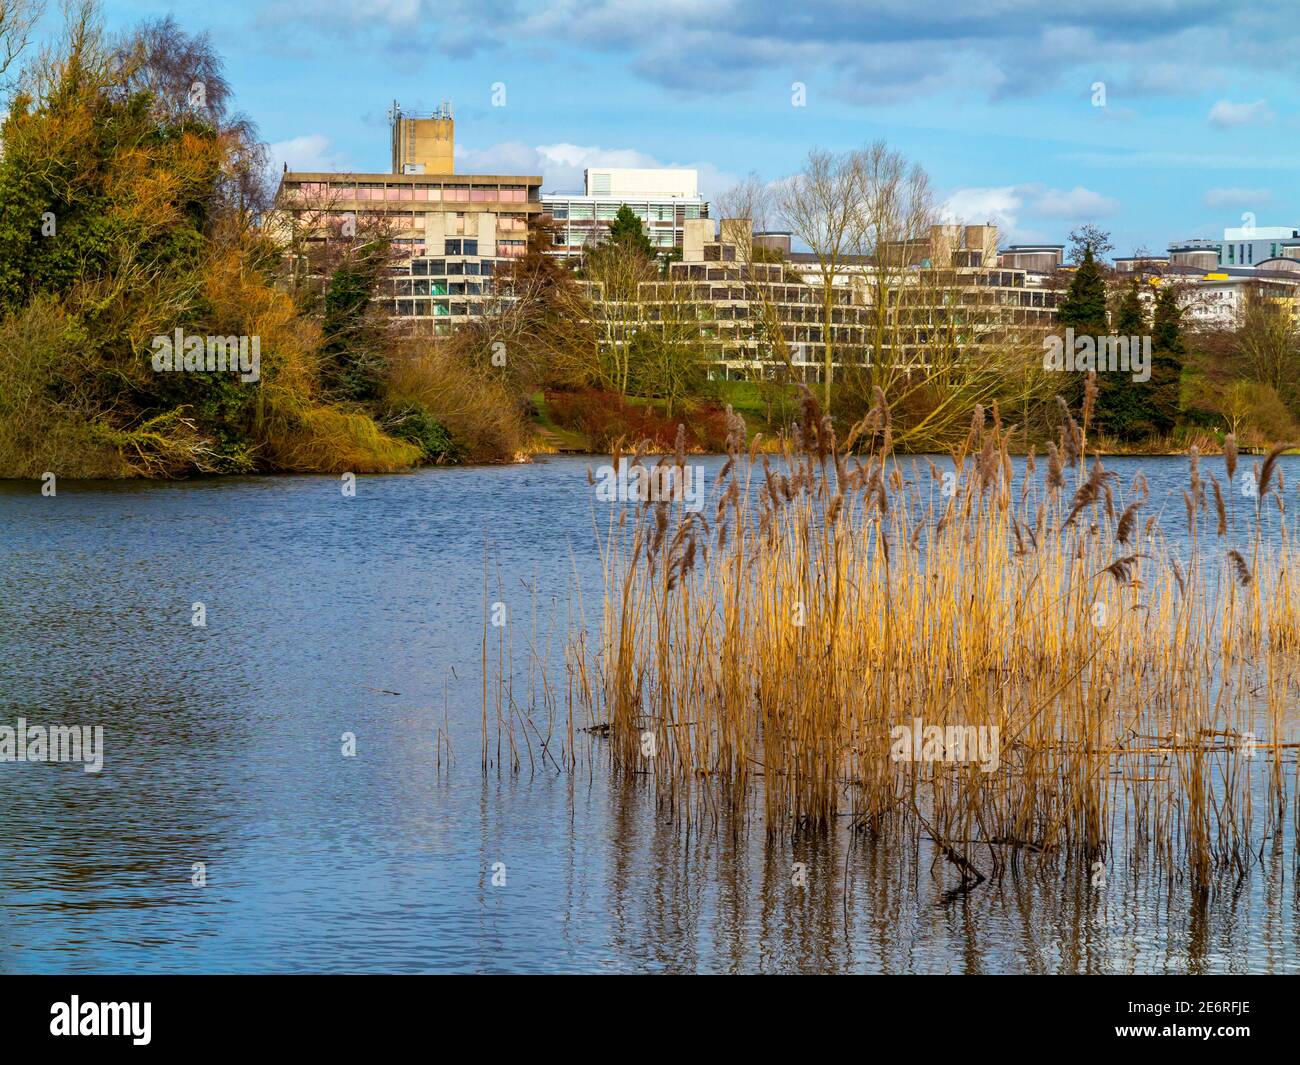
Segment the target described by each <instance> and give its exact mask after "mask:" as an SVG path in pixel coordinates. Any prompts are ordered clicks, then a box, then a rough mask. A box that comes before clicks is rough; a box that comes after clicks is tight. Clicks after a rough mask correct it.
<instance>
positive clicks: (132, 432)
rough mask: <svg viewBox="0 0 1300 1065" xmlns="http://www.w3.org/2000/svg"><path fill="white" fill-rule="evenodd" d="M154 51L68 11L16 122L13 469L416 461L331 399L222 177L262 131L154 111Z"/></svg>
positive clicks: (11, 283) (2, 281)
mask: <svg viewBox="0 0 1300 1065" xmlns="http://www.w3.org/2000/svg"><path fill="white" fill-rule="evenodd" d="M167 37H168V39H169V40H172V41H173V42H174V44H175V46H176V47H177V49H178V54H194V53H196V52H202V51H203V50H204V49H205V48H206V45H205V44H204V42H203V41H202V40H201V39H200V38H189V37H185V36H184V35H183V34H181V33H180V31H179V30H176V29H175V27H174V26H173V27H170V28H169V29H168V30H167ZM155 54H157V49H152V48H150V47H147V46H146V42H145V40H144V39H143V38H141V39H128V41H127V43H126V44H125V45H124V46H122V47H115V46H111V45H110V44H109V43H108V41H107V39H106V36H105V33H104V30H103V27H102V25H101V24H100V22H99V20H98V18H97V17H96V13H95V9H94V5H93V4H90V3H85V4H81V5H77V6H70V7H69V9H68V23H67V27H66V29H65V31H64V34H63V36H62V39H61V40H60V41H58V42H57V43H54V44H52V45H51V46H50V47H49V49H48V50H47V51H46V52H45V53H44V54H42V55H41V57H40V59H39V60H38V61H37V62H35V63H33V64H30V65H29V66H28V67H27V69H25V70H24V71H23V73H22V78H21V82H20V83H21V84H22V85H23V91H22V92H20V93H18V94H17V95H16V96H14V97H13V99H12V100H11V101H10V106H9V111H8V113H7V114H6V115H5V117H4V120H3V128H2V129H0V136H2V138H3V144H4V152H3V154H2V155H0V204H3V209H2V210H0V474H3V475H7V476H32V475H34V474H39V473H40V472H41V471H43V470H57V471H58V472H59V473H60V474H61V475H66V476H74V477H75V476H88V477H97V476H98V477H103V476H108V477H119V476H132V475H134V476H140V475H144V476H180V475H184V474H187V473H192V472H196V471H199V472H216V473H229V472H244V471H247V470H250V469H253V468H255V467H263V468H274V469H293V470H317V471H333V470H340V469H342V470H354V471H360V470H379V469H395V468H398V467H401V466H407V465H410V464H411V463H412V462H413V461H415V459H416V458H417V457H418V455H419V451H418V449H417V448H415V447H414V446H412V445H410V444H406V443H404V442H402V441H398V440H394V439H392V438H391V437H388V436H386V435H385V434H383V433H381V432H379V431H377V428H376V425H375V423H374V421H373V419H372V418H370V417H369V416H368V415H367V414H365V413H361V412H356V411H351V410H344V409H341V408H339V407H335V406H332V405H330V404H328V403H324V402H321V399H320V396H319V372H318V366H317V356H318V351H317V343H318V333H317V330H316V327H315V324H314V323H312V322H310V321H308V320H306V319H304V318H302V317H300V316H299V314H298V311H297V308H296V307H295V306H294V304H293V301H292V300H291V298H290V297H289V296H288V295H287V294H286V293H284V292H283V291H281V290H280V289H279V288H278V287H277V286H276V285H275V284H274V283H273V273H272V265H273V263H274V261H275V259H276V255H275V254H274V252H275V251H276V249H274V247H273V245H272V244H271V242H270V241H269V240H268V239H267V238H266V236H264V235H262V234H260V233H257V232H254V231H251V230H250V229H249V228H248V227H247V226H246V225H245V223H244V220H243V218H242V215H243V213H244V208H243V206H241V204H240V203H239V202H237V201H236V200H233V199H232V198H230V197H229V196H228V195H227V191H226V188H225V185H224V180H225V175H226V174H227V173H229V172H230V169H231V167H232V166H234V165H236V163H235V157H236V155H237V154H238V153H239V151H240V147H241V146H240V143H239V142H240V137H241V136H244V135H246V134H247V131H244V132H243V133H240V132H239V131H234V130H232V129H231V128H230V127H229V126H228V125H226V124H223V123H221V122H220V121H218V122H215V123H214V121H213V120H212V118H211V116H208V117H195V116H192V115H185V114H175V113H173V112H172V111H171V110H169V109H167V108H159V107H157V106H156V102H157V97H156V95H155V94H154V92H153V91H152V90H150V89H148V88H145V87H142V86H143V85H144V84H145V83H147V81H148V78H147V72H146V70H145V68H146V66H147V65H148V63H149V62H150V59H149V57H150V56H151V55H155ZM123 55H126V56H128V57H130V59H129V61H123V59H122V56H123ZM215 72H216V73H217V74H219V68H216V69H215ZM178 335H179V337H180V345H179V346H177V344H176V338H177V337H178ZM195 341H197V345H196V344H195ZM182 349H183V350H182ZM177 355H179V356H180V359H179V360H178V359H177V358H175V356H177ZM241 356H242V358H240V357H241ZM232 357H234V358H236V359H240V363H241V365H239V367H238V368H236V369H232V367H231V365H230V359H231V358H232ZM254 359H256V362H254ZM209 360H211V361H210V362H209ZM245 362H246V363H248V364H249V365H247V366H244V365H243V363H245ZM178 370H179V371H180V372H173V371H178Z"/></svg>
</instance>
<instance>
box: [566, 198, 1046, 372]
mask: <svg viewBox="0 0 1300 1065" xmlns="http://www.w3.org/2000/svg"><path fill="white" fill-rule="evenodd" d="M997 237H998V234H997V228H996V227H995V226H951V225H944V226H933V227H931V230H930V233H929V235H928V237H925V238H921V239H919V240H914V241H907V242H898V243H896V244H894V245H891V246H889V247H887V248H883V249H882V250H881V253H880V254H879V255H878V256H848V257H842V258H841V259H840V260H839V261H837V262H836V263H834V264H825V263H822V262H819V261H818V259H817V257H816V256H814V255H812V254H811V253H798V252H794V253H792V252H790V250H789V237H788V235H785V234H757V235H755V234H753V233H752V232H751V227H750V224H749V222H748V221H747V220H742V219H723V220H722V222H721V228H720V232H719V233H718V234H717V235H716V236H715V235H714V232H713V222H712V221H710V220H708V219H701V220H699V221H698V222H688V223H687V224H686V233H685V240H684V245H683V249H682V259H681V261H680V262H673V263H670V264H669V265H668V266H667V269H666V272H665V273H664V275H663V276H661V277H656V278H654V279H651V280H645V281H640V282H639V283H638V284H637V285H636V293H635V296H632V295H630V294H626V295H625V296H624V297H623V298H618V297H616V296H615V295H614V294H613V293H612V292H611V291H609V289H610V287H611V286H609V285H607V284H604V283H602V282H600V281H597V280H591V279H588V280H586V281H585V282H584V284H585V285H586V287H587V294H588V298H589V299H590V300H592V301H596V302H597V303H598V304H599V305H600V307H601V313H600V317H601V318H602V324H603V333H604V336H603V337H602V340H603V342H605V343H607V344H621V343H631V342H632V341H633V338H634V337H635V336H636V335H637V333H638V332H639V331H641V330H646V329H654V330H658V331H660V333H661V334H664V335H666V336H667V337H669V338H670V339H677V340H679V341H680V342H682V343H688V342H689V343H697V344H698V345H699V346H700V347H701V348H702V350H703V354H704V356H705V357H706V358H707V359H708V360H709V361H710V362H711V363H712V364H714V366H715V369H714V370H713V372H714V373H715V375H718V376H723V377H728V378H732V377H742V378H743V377H752V376H753V375H754V374H755V373H756V372H758V373H764V372H770V371H774V370H776V369H777V368H779V367H782V366H786V367H788V368H790V369H791V370H794V371H795V373H796V375H797V376H799V377H800V378H802V379H804V380H806V381H810V382H811V381H814V380H820V378H821V376H822V375H823V374H824V372H825V359H826V343H827V336H828V334H829V339H830V344H831V354H832V367H833V372H834V373H835V374H836V375H837V376H838V375H839V373H840V372H841V370H842V369H843V367H845V366H846V365H859V366H871V365H873V364H874V363H875V362H877V361H880V360H888V361H889V362H890V363H892V364H893V365H894V366H902V367H904V368H909V367H910V368H916V369H920V368H923V367H927V366H928V364H930V363H931V362H933V361H934V360H935V359H936V357H938V358H946V357H953V358H955V357H960V355H961V354H962V352H963V351H968V350H969V349H970V348H971V347H972V346H977V345H991V344H1001V345H1007V344H1019V343H1024V344H1037V343H1038V342H1039V340H1040V339H1041V337H1042V335H1043V334H1044V333H1045V332H1046V331H1047V330H1049V329H1051V328H1052V326H1053V324H1054V322H1055V319H1056V305H1057V300H1058V292H1057V291H1055V290H1053V289H1050V288H1047V287H1045V286H1044V284H1043V277H1042V275H1034V274H1030V273H1029V272H1027V271H1025V270H1015V269H1002V268H1000V267H999V266H998V257H997ZM828 277H829V280H830V283H829V284H825V283H824V282H825V279H827V278H828ZM828 320H829V326H828V325H827V322H828Z"/></svg>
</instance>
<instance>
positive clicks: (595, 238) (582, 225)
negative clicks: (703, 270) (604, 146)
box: [542, 166, 709, 258]
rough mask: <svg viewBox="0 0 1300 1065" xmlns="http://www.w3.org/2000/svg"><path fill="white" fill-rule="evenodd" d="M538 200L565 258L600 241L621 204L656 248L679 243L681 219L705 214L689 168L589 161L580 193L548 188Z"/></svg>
mask: <svg viewBox="0 0 1300 1065" xmlns="http://www.w3.org/2000/svg"><path fill="white" fill-rule="evenodd" d="M542 205H543V207H544V208H545V210H546V211H547V213H548V214H550V216H551V217H552V218H553V219H554V220H555V223H556V240H555V253H556V254H557V255H561V256H564V257H566V258H567V257H572V256H576V255H579V254H581V252H582V249H583V248H585V247H587V246H588V245H589V244H593V243H597V242H599V240H600V239H601V238H602V237H603V236H604V234H605V233H606V231H607V230H608V229H609V224H610V223H611V222H613V221H614V218H615V216H617V214H618V210H619V208H620V207H622V206H624V205H626V206H627V207H629V208H630V209H631V210H632V211H633V212H634V213H635V214H636V216H637V217H638V218H640V219H641V224H642V225H643V226H644V227H645V231H646V234H647V236H649V238H650V244H651V246H652V247H654V248H655V249H656V250H657V251H669V250H671V249H673V248H680V247H681V246H682V241H683V240H684V239H685V229H686V223H687V222H689V221H694V220H696V219H700V218H707V217H708V216H709V205H708V204H707V203H706V202H705V201H704V200H703V199H702V198H701V196H700V194H699V175H698V173H697V172H696V171H694V170H673V169H643V170H638V169H631V168H625V167H608V166H606V167H589V168H588V169H587V170H585V171H584V172H583V192H582V194H581V195H579V194H577V193H565V192H548V193H545V194H544V195H543V196H542Z"/></svg>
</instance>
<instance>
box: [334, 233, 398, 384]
mask: <svg viewBox="0 0 1300 1065" xmlns="http://www.w3.org/2000/svg"><path fill="white" fill-rule="evenodd" d="M390 258H391V251H390V248H389V245H388V242H387V241H374V242H371V243H366V244H360V245H358V246H356V247H355V248H353V249H351V254H349V255H348V256H347V257H346V258H345V259H344V260H343V262H341V263H340V264H339V265H338V267H337V268H336V269H335V270H334V273H333V275H332V276H331V277H330V279H329V284H328V287H327V288H326V290H325V296H324V299H323V300H322V301H321V302H322V321H321V333H322V343H321V383H322V385H324V387H325V390H326V393H327V395H329V396H330V398H332V399H335V400H338V401H340V402H367V401H371V400H374V399H376V398H378V395H379V389H380V384H381V382H382V381H383V377H384V371H385V369H386V368H387V359H386V357H385V347H386V336H385V331H386V330H385V322H384V321H383V315H382V314H381V313H379V312H378V307H377V305H376V304H375V302H374V300H375V296H376V295H377V294H378V291H379V284H380V278H381V276H382V275H383V273H385V268H386V267H387V266H388V263H389V261H390Z"/></svg>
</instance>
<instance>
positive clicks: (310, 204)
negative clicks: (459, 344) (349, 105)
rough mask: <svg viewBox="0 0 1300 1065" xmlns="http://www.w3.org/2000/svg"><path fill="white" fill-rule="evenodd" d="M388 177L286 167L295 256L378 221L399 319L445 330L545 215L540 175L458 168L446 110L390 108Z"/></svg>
mask: <svg viewBox="0 0 1300 1065" xmlns="http://www.w3.org/2000/svg"><path fill="white" fill-rule="evenodd" d="M392 119H393V128H392V171H391V173H315V172H313V173H306V172H286V173H285V174H284V175H283V177H282V179H281V182H280V189H279V193H278V195H277V207H278V208H279V209H280V211H281V212H282V213H283V215H284V216H286V217H287V218H288V219H289V221H288V222H287V223H286V226H288V227H296V228H297V230H299V238H298V239H297V240H296V242H295V243H296V247H295V251H296V253H298V254H300V255H301V256H302V258H303V259H304V260H307V261H310V259H311V252H312V250H313V247H314V246H321V245H324V244H325V243H326V242H327V241H328V240H330V239H331V238H332V236H333V235H336V234H338V233H339V232H340V231H343V232H344V233H346V232H348V227H349V226H351V232H357V231H359V230H360V228H361V227H364V226H366V225H370V224H378V225H381V226H382V227H383V228H385V229H386V230H387V232H388V233H389V235H390V237H391V239H392V242H393V248H394V251H395V253H396V257H395V260H394V263H393V265H392V268H391V274H392V276H391V278H390V280H389V281H388V284H387V286H386V289H385V292H384V294H383V298H384V299H385V300H386V301H388V302H389V304H390V309H391V311H392V313H393V314H394V315H395V316H397V317H398V318H401V319H409V320H412V321H413V322H416V323H420V322H425V323H429V325H430V331H431V332H436V333H445V332H447V331H449V330H450V328H451V325H452V324H453V323H454V322H456V321H457V320H463V319H466V318H470V317H474V316H476V315H477V314H478V313H479V312H480V310H481V309H482V306H483V302H484V300H485V299H486V298H487V296H488V291H487V290H488V285H487V283H486V280H485V279H490V278H491V277H492V275H493V273H494V272H495V270H496V268H497V267H498V265H499V264H501V263H502V262H505V261H508V260H509V259H511V258H514V257H518V256H522V255H523V254H524V253H525V251H526V249H527V243H528V229H529V221H530V219H531V218H533V217H534V216H536V215H539V214H541V213H542V211H543V207H542V204H541V186H542V179H541V176H540V175H522V176H521V175H507V174H456V173H454V172H453V151H454V136H455V127H454V121H453V119H452V117H451V113H450V108H449V107H445V106H444V107H443V108H442V109H440V110H439V111H438V112H436V113H434V114H433V115H430V116H426V117H418V116H411V115H408V114H405V113H403V112H402V111H401V110H400V109H398V108H397V107H396V105H394V110H393V114H392Z"/></svg>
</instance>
